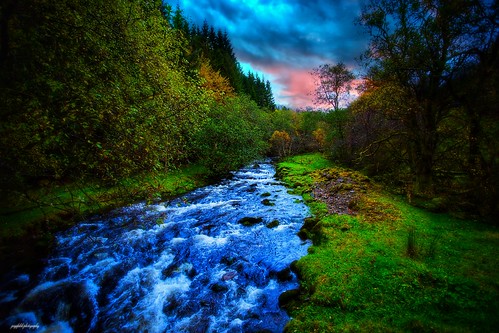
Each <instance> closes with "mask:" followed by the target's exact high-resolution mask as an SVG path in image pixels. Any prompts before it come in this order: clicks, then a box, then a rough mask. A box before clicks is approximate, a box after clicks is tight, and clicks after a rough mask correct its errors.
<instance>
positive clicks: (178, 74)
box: [0, 0, 499, 332]
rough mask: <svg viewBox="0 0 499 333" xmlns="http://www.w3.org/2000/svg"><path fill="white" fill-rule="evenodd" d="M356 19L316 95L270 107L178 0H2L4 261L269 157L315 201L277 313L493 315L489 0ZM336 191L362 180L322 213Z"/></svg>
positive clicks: (319, 72) (404, 323)
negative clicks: (352, 62)
mask: <svg viewBox="0 0 499 333" xmlns="http://www.w3.org/2000/svg"><path fill="white" fill-rule="evenodd" d="M356 24H357V25H359V26H361V27H362V28H363V29H364V31H365V33H366V34H367V35H368V36H369V45H368V48H367V50H366V51H365V52H364V53H363V54H361V55H359V57H358V59H359V62H360V63H361V64H362V67H363V72H362V75H354V73H353V72H351V70H350V69H349V68H348V67H347V66H346V65H345V64H343V63H338V64H323V65H321V66H319V67H318V68H316V69H314V70H313V71H312V72H311V73H310V75H312V76H314V77H315V78H316V79H317V80H316V81H317V84H318V87H317V91H316V92H315V97H316V99H317V100H318V101H319V102H321V103H327V104H329V106H330V107H329V108H328V109H327V110H324V109H321V110H313V111H312V110H308V111H303V110H292V109H289V108H287V107H283V106H277V105H276V102H275V100H274V95H273V92H272V87H271V83H270V82H269V81H268V80H267V79H265V78H264V77H263V76H261V75H260V74H257V73H252V72H244V71H243V69H242V67H241V65H240V63H239V61H238V59H237V58H236V55H235V52H234V48H233V45H232V43H231V40H230V36H229V34H228V33H227V32H226V31H225V30H224V29H223V28H224V27H215V26H211V25H210V24H208V23H207V22H206V21H205V23H204V24H203V25H201V26H197V25H195V24H193V23H191V22H189V21H188V20H187V19H186V17H185V15H184V13H183V11H182V9H181V8H180V7H179V6H178V5H177V6H176V7H175V6H173V5H171V4H168V3H164V2H163V1H161V0H147V1H144V0H109V1H100V0H86V1H83V0H69V1H49V0H29V1H28V0H4V1H2V3H1V4H0V101H1V102H0V117H1V123H0V195H1V200H0V221H1V226H0V239H1V240H2V241H1V246H0V252H1V258H2V262H3V263H4V265H3V267H2V274H3V273H9V271H10V270H14V268H15V269H17V268H20V269H21V270H22V269H33V267H34V266H36V267H35V268H34V270H37V269H40V267H39V266H38V265H41V260H40V257H41V256H46V255H48V254H49V253H50V249H52V248H53V247H54V246H55V244H56V241H55V236H54V235H55V234H56V233H57V232H59V231H61V230H65V229H68V228H69V227H71V226H72V225H74V224H76V223H77V222H78V221H81V220H83V219H84V218H87V217H88V216H91V215H95V214H96V213H105V212H109V211H110V210H111V209H114V208H117V207H123V206H127V205H130V204H132V203H136V202H139V201H145V202H146V203H147V204H152V203H158V202H160V201H161V200H167V199H170V198H177V201H178V206H181V205H183V204H185V205H188V204H189V203H188V202H182V197H181V195H183V194H185V193H187V192H189V191H190V190H193V189H195V188H199V187H201V186H204V185H207V184H210V183H214V182H216V181H218V180H220V179H224V178H225V179H227V178H230V177H231V171H234V170H237V169H239V168H241V167H243V166H245V165H246V166H248V165H251V164H252V163H255V161H257V160H258V159H261V158H264V157H271V158H273V159H274V161H278V163H277V164H276V165H278V167H277V168H278V170H277V171H278V174H279V175H280V177H281V178H282V179H283V181H284V182H285V183H286V184H287V185H288V186H289V187H292V188H293V191H294V193H297V194H300V195H302V196H303V201H300V200H295V201H299V202H305V203H307V204H308V205H309V206H310V209H311V212H312V214H313V216H311V217H309V218H306V219H305V224H304V226H303V227H302V228H301V230H300V232H299V233H298V235H299V236H300V237H301V238H302V240H303V241H305V240H306V239H311V240H312V242H313V246H312V247H311V248H310V249H309V250H308V252H309V255H307V256H305V257H303V258H304V259H302V260H299V261H298V262H297V263H296V262H295V263H294V264H293V265H294V266H293V267H291V269H292V270H293V271H294V272H296V274H297V275H298V277H299V278H300V280H301V287H300V289H299V290H298V291H293V290H292V291H291V292H290V293H288V294H283V295H284V296H281V297H280V298H279V302H280V303H281V301H282V304H281V305H282V306H283V308H286V309H287V310H288V312H290V313H291V314H292V316H293V317H295V318H297V319H295V320H293V321H291V322H290V324H289V325H288V326H287V328H286V329H287V331H288V332H301V331H307V332H308V331H321V330H322V331H328V330H330V329H339V330H344V331H356V330H360V331H376V330H378V331H385V330H386V329H387V328H390V329H392V328H396V329H401V330H404V331H405V330H407V331H435V330H437V331H447V329H448V330H449V331H453V330H454V329H458V328H459V327H468V328H470V329H471V330H472V329H473V328H475V329H476V328H477V327H484V328H487V329H488V328H492V327H493V325H495V323H496V322H497V320H496V321H494V320H492V319H491V318H492V316H491V315H490V314H493V313H496V310H497V307H498V306H499V305H498V304H499V302H498V299H497V280H496V279H495V278H494V277H495V276H496V275H497V273H496V271H497V268H491V267H493V266H494V263H495V262H496V261H497V256H496V252H497V247H496V245H495V244H497V237H496V236H494V235H497V229H495V228H496V227H497V226H498V223H499V222H498V221H499V142H498V138H499V113H498V107H497V106H498V105H499V100H498V87H499V63H498V62H499V7H498V3H497V1H493V2H492V1H478V0H476V1H475V0H459V1H419V0H404V1H395V0H379V1H374V0H372V1H368V2H367V3H366V4H365V6H364V7H363V8H362V13H361V14H360V16H359V17H358V19H357V21H356ZM359 82H361V83H360V85H359V86H355V87H354V84H358V83H359ZM353 89H355V90H356V91H357V92H358V96H357V98H356V99H355V100H353V101H352V102H351V103H349V104H343V102H342V101H344V97H345V95H348V93H349V91H351V90H353ZM255 165H257V164H255ZM345 180H347V182H349V183H344V184H343V183H342V182H344V181H345ZM328 182H329V183H328ZM375 184H377V185H375ZM380 188H382V190H381V189H380ZM343 190H344V191H347V192H348V193H359V194H358V196H354V195H353V194H347V199H348V200H350V202H349V203H348V205H347V207H343V208H341V209H342V211H341V212H342V213H340V214H332V213H331V209H333V208H331V207H329V206H328V205H327V204H329V203H330V202H328V201H327V200H330V198H331V196H335V195H337V194H338V193H340V192H341V191H343ZM325 193H326V194H325ZM328 193H329V194H328ZM387 193H388V194H387ZM276 195H277V194H276ZM338 195H339V194H338ZM262 196H266V199H264V200H263V201H262V202H264V203H265V204H266V205H268V206H272V205H273V204H274V203H273V202H272V200H271V199H272V198H267V196H270V193H265V194H262ZM258 198H259V197H258ZM321 198H322V199H323V200H324V202H320V200H321ZM343 199H345V198H343ZM343 199H342V200H343ZM259 200H260V199H258V200H257V201H258V203H260V202H259ZM345 200H346V199H345ZM295 203H296V202H295ZM420 208H421V209H420ZM334 209H336V208H334ZM343 213H345V214H343ZM250 220H251V221H256V222H258V221H261V220H262V219H261V218H255V217H252V218H251V217H250ZM269 222H270V221H269ZM130 223H137V221H132V222H130ZM155 223H157V225H158V227H159V226H160V225H161V224H163V222H162V221H161V219H158V220H157V221H156V222H155ZM153 224H154V223H153ZM268 225H270V227H268V228H269V229H270V228H272V227H276V226H277V225H279V221H277V220H273V221H271V223H269V224H268ZM126 227H128V226H126ZM211 227H212V226H211V225H210V226H207V228H208V229H207V230H208V231H209V230H210V229H209V228H211ZM406 229H407V230H406ZM203 230H204V229H203ZM416 230H418V231H417V232H418V233H416ZM494 237H496V238H494ZM480 242H481V243H480ZM478 243H479V245H477V244H478ZM345 244H346V245H345ZM477 246H478V247H477ZM400 249H403V250H400ZM399 250H400V251H399ZM471 251H474V252H471ZM146 252H147V251H146ZM456 253H458V254H456ZM459 253H465V254H467V256H464V257H463V258H461V257H460V254H459ZM469 253H472V254H473V256H475V257H473V256H472V255H471V254H469ZM476 257H480V258H481V259H480V260H475V259H476ZM470 258H471V259H470ZM461 259H463V260H462V261H461ZM224 260H225V261H226V263H228V265H231V264H232V261H231V260H229V259H227V258H225V259H224ZM400 267H402V268H400ZM496 267H497V266H496ZM175 272H177V271H175V270H174V269H171V272H168V274H170V273H171V274H174V273H175ZM290 272H291V270H289V272H287V274H288V275H289V274H290ZM352 272H354V273H355V274H354V273H352ZM177 273H178V272H177ZM281 273H282V272H279V273H277V274H278V275H279V274H281ZM285 273H286V272H285ZM192 274H195V272H194V273H192ZM227 274H228V273H227ZM227 274H225V275H223V282H224V283H225V282H226V280H231V279H233V278H234V277H235V276H236V274H237V273H235V272H232V273H230V274H228V275H227ZM470 275H472V276H471V277H470ZM285 278H287V277H285ZM477 281H478V282H477ZM229 282H230V281H229ZM366 285H367V286H370V287H369V288H367V289H368V292H366V293H363V292H360V291H364V289H365V288H364V287H365V286H366ZM371 287H372V288H371ZM224 288H225V287H224V285H222V284H221V283H219V284H217V285H216V288H215V289H217V290H215V292H220V291H227V290H228V289H224ZM212 291H213V288H212ZM481 296H484V298H483V299H482V298H480V297H481ZM390 297H392V298H390ZM283 300H285V301H283ZM487 300H488V301H490V302H488V301H487ZM404 302H405V303H404ZM484 302H486V303H487V304H485V303H484ZM388 304H389V305H388ZM404 304H405V305H404ZM381 305H382V306H381ZM481 306H482V307H483V308H481ZM0 310H1V309H0ZM453 310H455V311H454V312H453ZM482 310H483V312H480V311H482ZM383 311H384V312H383ZM470 311H472V312H470ZM331 313H334V316H336V317H335V319H334V320H330V321H328V320H326V319H325V318H331ZM449 313H454V314H455V317H448V316H451V315H450V314H449ZM468 313H473V318H472V316H471V315H468ZM415 315H416V316H420V317H421V318H423V319H421V318H420V319H421V320H420V319H418V318H419V317H418V318H415V317H414V316H415ZM356 316H357V317H356ZM390 316H392V317H393V318H394V319H393V318H392V317H390ZM480 316H483V317H484V318H485V319H483V318H481V317H480ZM378 317H379V318H381V319H379V320H377V319H376V318H378ZM388 317H390V318H392V319H393V320H394V322H387V321H386V320H385V318H388ZM479 317H480V318H479ZM337 318H343V319H344V320H343V319H341V320H340V319H337ZM359 318H360V319H359ZM442 318H443V319H442ZM448 318H451V319H450V321H452V322H450V323H449V322H447V321H446V320H447V319H448ZM452 318H454V319H452ZM477 318H478V319H477ZM0 319H2V318H0ZM392 319H390V320H392ZM335 320H336V322H335ZM342 320H343V321H342ZM397 320H398V321H397ZM461 320H462V322H461ZM335 325H336V326H335ZM342 325H343V326H342ZM359 325H360V326H359ZM435 325H436V326H435ZM453 325H454V326H453ZM459 325H464V326H459ZM477 325H478V326H477ZM435 327H436V329H435Z"/></svg>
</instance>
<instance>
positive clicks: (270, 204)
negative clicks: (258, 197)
mask: <svg viewBox="0 0 499 333" xmlns="http://www.w3.org/2000/svg"><path fill="white" fill-rule="evenodd" d="M262 204H263V205H265V206H275V203H273V202H272V201H270V200H269V199H263V200H262Z"/></svg>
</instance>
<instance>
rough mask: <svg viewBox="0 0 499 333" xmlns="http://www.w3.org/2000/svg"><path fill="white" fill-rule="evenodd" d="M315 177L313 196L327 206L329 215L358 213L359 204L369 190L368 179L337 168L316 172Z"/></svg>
mask: <svg viewBox="0 0 499 333" xmlns="http://www.w3.org/2000/svg"><path fill="white" fill-rule="evenodd" d="M313 177H314V179H315V180H316V181H315V183H314V185H313V186H312V195H313V197H314V198H315V199H316V200H319V201H321V202H324V203H325V204H326V205H327V209H328V213H329V214H349V215H356V214H357V213H358V202H359V200H360V198H361V196H362V195H363V194H364V193H366V191H367V189H368V184H369V179H368V178H367V177H364V176H362V175H360V174H358V173H354V172H350V171H344V170H339V169H336V168H329V169H323V170H319V171H316V172H314V173H313Z"/></svg>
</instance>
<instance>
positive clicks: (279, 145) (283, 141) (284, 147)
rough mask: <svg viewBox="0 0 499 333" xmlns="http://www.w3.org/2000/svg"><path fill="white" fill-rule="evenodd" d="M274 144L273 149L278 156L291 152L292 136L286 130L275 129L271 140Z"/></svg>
mask: <svg viewBox="0 0 499 333" xmlns="http://www.w3.org/2000/svg"><path fill="white" fill-rule="evenodd" d="M269 142H270V144H271V145H272V150H274V152H276V153H277V155H278V156H280V157H282V156H286V155H289V154H290V152H291V137H290V136H289V134H288V132H286V131H274V133H272V137H271V138H270V140H269Z"/></svg>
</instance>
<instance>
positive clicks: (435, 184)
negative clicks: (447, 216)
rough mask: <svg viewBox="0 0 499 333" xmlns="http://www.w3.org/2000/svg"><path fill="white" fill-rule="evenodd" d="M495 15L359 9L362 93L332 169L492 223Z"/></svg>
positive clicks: (385, 1)
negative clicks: (363, 38) (365, 39)
mask: <svg viewBox="0 0 499 333" xmlns="http://www.w3.org/2000/svg"><path fill="white" fill-rule="evenodd" d="M498 15H499V12H498V11H497V8H496V7H494V5H493V4H492V3H490V2H485V1H466V0H464V1H454V2H441V1H423V2H422V1H417V0H405V1H392V0H382V1H370V2H369V3H367V4H366V6H365V7H364V8H363V11H362V14H361V16H360V18H359V21H358V22H359V23H360V24H361V25H363V26H364V27H365V28H366V31H367V32H368V33H369V35H370V37H371V42H370V45H369V49H368V51H367V52H366V53H365V54H364V56H363V58H362V60H363V61H365V64H366V67H367V70H368V76H367V80H366V89H365V91H364V92H363V94H362V95H361V97H360V98H359V99H358V100H357V101H356V102H354V103H353V104H352V105H351V108H350V110H349V121H348V125H349V126H348V130H347V131H346V136H345V138H344V139H343V140H340V141H339V142H337V143H338V144H339V146H336V147H338V148H340V149H339V150H337V152H339V154H338V155H339V157H340V160H342V161H343V162H345V163H348V164H349V165H351V166H354V165H355V166H357V167H360V168H363V169H364V170H366V171H368V172H369V173H370V174H372V175H374V174H377V175H381V176H382V177H384V178H385V179H388V180H390V182H391V183H392V184H394V185H397V186H401V187H404V188H405V191H406V192H407V195H408V196H409V197H413V196H414V197H424V198H427V199H431V198H433V197H434V196H446V197H448V200H446V201H447V202H449V203H453V204H452V205H450V206H448V209H450V210H452V211H455V212H458V214H462V213H464V214H465V213H467V214H475V215H477V214H479V215H481V216H482V217H484V218H489V219H490V220H491V221H494V219H495V218H494V217H495V216H497V214H498V212H499V207H498V204H497V202H499V201H498V200H497V198H498V192H497V191H496V190H494V189H495V188H498V186H497V185H498V184H499V183H497V178H496V177H494V174H497V170H498V169H497V167H498V164H497V159H495V158H491V156H492V155H491V153H492V154H493V153H497V149H498V145H497V140H495V141H494V139H492V137H491V136H490V135H491V133H495V132H496V130H497V113H496V112H494V111H493V110H494V105H496V103H497V84H496V83H497V82H496V81H497V77H498V76H497V68H498V66H497V61H498V59H499V52H498V51H499V46H498V37H499V26H498V23H497V22H498V20H497V18H498ZM485 128H487V129H488V130H491V131H490V132H489V131H488V130H485ZM464 193H466V195H464V196H463V194H464ZM495 220H497V219H495Z"/></svg>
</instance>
